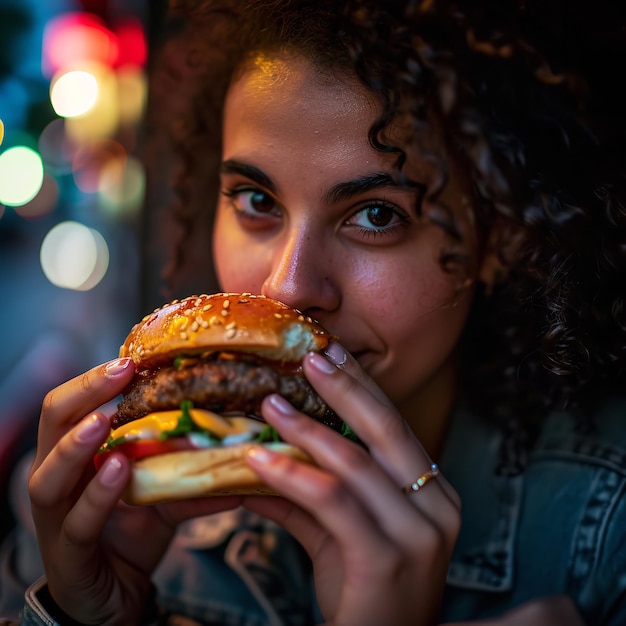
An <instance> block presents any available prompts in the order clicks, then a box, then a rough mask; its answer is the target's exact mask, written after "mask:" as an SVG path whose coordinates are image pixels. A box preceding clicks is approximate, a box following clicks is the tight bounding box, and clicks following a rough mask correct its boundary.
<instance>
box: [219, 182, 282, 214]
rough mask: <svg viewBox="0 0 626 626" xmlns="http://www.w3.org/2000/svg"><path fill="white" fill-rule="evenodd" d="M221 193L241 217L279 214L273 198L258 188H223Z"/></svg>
mask: <svg viewBox="0 0 626 626" xmlns="http://www.w3.org/2000/svg"><path fill="white" fill-rule="evenodd" d="M222 194H223V195H224V196H226V197H227V198H229V199H230V202H231V204H232V206H233V208H234V209H235V211H237V213H238V214H239V215H240V216H241V217H249V218H253V219H254V218H255V217H261V216H265V215H280V209H279V208H278V206H277V205H276V202H275V201H274V198H272V196H270V195H269V194H268V193H265V192H264V191H261V190H260V189H233V190H224V191H222Z"/></svg>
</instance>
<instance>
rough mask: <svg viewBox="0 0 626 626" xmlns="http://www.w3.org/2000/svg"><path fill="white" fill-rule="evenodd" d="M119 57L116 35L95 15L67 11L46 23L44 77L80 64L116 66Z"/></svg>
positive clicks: (43, 61)
mask: <svg viewBox="0 0 626 626" xmlns="http://www.w3.org/2000/svg"><path fill="white" fill-rule="evenodd" d="M118 56H119V45H118V40H117V36H116V35H115V34H114V33H112V32H111V31H110V30H109V29H108V28H107V27H106V25H105V24H104V22H103V21H102V20H101V19H100V18H99V17H97V16H96V15H93V14H90V13H65V14H63V15H61V16H59V17H57V18H55V19H53V20H51V21H50V22H49V23H48V24H47V26H46V29H45V32H44V38H43V59H42V71H43V73H44V75H45V76H53V75H54V74H55V73H56V72H58V71H60V70H66V69H69V68H72V67H76V66H77V65H79V64H81V63H101V64H103V65H106V66H108V67H113V66H114V65H116V64H117V62H118Z"/></svg>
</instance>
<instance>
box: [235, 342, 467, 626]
mask: <svg viewBox="0 0 626 626" xmlns="http://www.w3.org/2000/svg"><path fill="white" fill-rule="evenodd" d="M304 368H305V374H306V376H307V378H308V379H309V381H310V382H311V383H312V385H313V386H314V387H315V388H316V390H317V391H318V392H319V393H320V395H321V396H322V397H324V399H325V400H326V401H327V402H328V403H329V404H330V405H331V406H332V407H333V408H334V409H335V411H336V412H337V413H338V415H339V416H340V417H342V418H343V419H344V420H345V421H346V422H347V423H349V425H350V426H351V427H352V428H353V430H354V431H355V432H356V433H357V435H358V436H359V438H360V439H361V440H362V441H363V442H364V444H366V446H367V447H368V449H369V453H368V451H366V450H365V449H363V448H362V447H360V446H359V445H357V444H355V443H354V442H351V441H349V440H347V439H345V438H343V437H341V436H340V435H339V434H337V433H335V432H334V431H332V430H330V429H329V428H327V427H326V426H324V425H322V424H319V423H317V422H316V421H314V420H312V419H310V418H309V417H307V416H304V415H303V414H301V413H299V412H297V411H296V410H295V409H294V408H293V407H291V405H290V404H288V403H287V402H286V401H285V400H284V399H283V398H280V397H278V396H270V397H269V398H267V399H266V400H265V402H264V405H263V415H264V417H265V418H266V419H267V421H268V422H269V423H271V424H272V425H273V426H274V427H275V428H276V429H277V430H278V431H279V433H280V435H281V436H282V437H283V438H284V439H285V440H286V441H289V442H290V443H293V444H295V445H298V446H300V447H302V448H304V449H305V450H306V451H307V452H308V453H309V454H310V455H311V456H312V457H313V458H314V459H315V461H316V462H317V464H318V465H319V467H313V466H311V465H307V464H303V463H300V462H297V461H294V460H292V459H289V458H287V457H286V456H284V455H279V454H275V453H269V452H268V451H266V450H264V449H263V448H256V449H255V450H254V451H253V452H252V453H251V455H250V458H249V462H250V464H251V465H252V467H253V468H254V469H255V471H257V472H258V473H259V474H260V475H261V476H262V478H263V479H264V480H265V481H266V482H267V483H268V484H270V485H271V486H272V487H274V488H275V489H276V490H277V491H279V492H280V493H281V494H283V495H284V496H285V499H279V498H275V499H270V498H264V499H263V498H247V499H246V500H245V501H244V506H247V507H248V508H250V509H253V510H255V511H257V512H259V513H261V514H263V515H266V516H268V517H270V518H271V519H273V520H275V521H276V522H277V523H279V524H282V525H283V526H284V527H285V528H286V529H287V530H288V531H289V532H291V534H293V535H294V536H295V537H296V538H297V539H298V540H299V541H300V542H301V543H302V545H303V546H304V548H305V549H306V551H307V552H308V554H309V556H310V557H311V559H312V561H313V565H314V574H315V581H316V590H317V597H318V601H319V603H320V607H321V609H322V611H323V614H324V616H325V619H326V620H327V622H328V623H332V624H334V625H336V626H354V625H357V624H358V626H367V625H369V624H371V625H378V626H379V625H380V624H394V625H395V626H402V625H403V624H411V626H416V625H426V624H434V623H435V620H436V616H437V613H438V610H439V604H440V601H441V595H442V591H443V588H444V584H445V577H446V572H447V569H448V565H449V562H450V558H451V555H452V550H453V547H454V544H455V541H456V537H457V534H458V531H459V526H460V512H459V509H460V504H459V499H458V496H457V494H456V493H455V492H454V490H453V489H452V488H451V487H450V485H449V484H448V483H447V482H446V480H445V478H444V477H443V476H441V475H440V476H438V477H437V478H436V479H434V480H431V481H430V482H429V483H428V485H425V486H424V488H423V489H421V490H420V491H418V492H412V493H410V494H409V495H405V494H404V493H403V492H402V489H401V487H402V486H404V485H406V484H407V483H410V482H411V480H413V479H414V478H416V477H417V476H420V475H421V474H423V473H424V472H425V471H427V470H428V468H429V467H430V465H431V461H430V459H429V458H428V455H427V454H426V453H425V451H424V449H423V448H422V446H421V445H420V443H419V442H418V441H417V439H416V438H415V436H414V435H413V433H412V431H411V430H410V428H409V426H408V425H407V424H406V422H405V421H404V420H403V419H402V418H401V416H400V415H399V414H398V412H397V411H396V410H395V409H394V408H393V406H392V405H391V403H390V402H389V400H387V398H386V397H385V396H384V395H383V394H382V392H381V391H380V390H379V389H378V388H377V387H376V386H375V384H374V383H373V382H372V381H371V380H370V379H369V378H368V377H367V376H366V375H365V374H364V373H363V371H362V370H361V368H360V367H359V365H358V363H356V361H354V359H352V358H350V357H348V358H347V361H346V363H345V364H343V365H341V367H338V366H335V365H333V364H332V363H330V362H329V361H328V360H326V359H325V358H324V357H323V356H321V355H320V354H311V355H308V356H307V357H306V359H305V365H304Z"/></svg>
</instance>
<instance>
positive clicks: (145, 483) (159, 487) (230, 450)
mask: <svg viewBox="0 0 626 626" xmlns="http://www.w3.org/2000/svg"><path fill="white" fill-rule="evenodd" d="M258 445H259V444H251V443H246V444H238V445H232V446H223V447H214V448H203V449H201V450H183V451H180V452H169V453H167V454H159V455H156V456H151V457H144V458H142V459H138V460H137V461H134V462H133V464H132V473H131V480H130V483H129V484H128V486H127V488H126V490H125V492H124V494H123V496H122V499H123V500H124V502H126V503H127V504H140V505H145V504H158V503H160V502H171V501H173V500H183V499H187V498H202V497H205V496H222V495H278V494H277V493H276V492H275V491H274V490H273V489H271V488H270V487H268V486H267V485H265V484H264V483H263V482H262V481H261V479H260V478H259V477H258V475H257V474H256V473H255V472H254V471H253V470H252V469H251V468H250V466H249V465H248V464H247V463H246V454H247V452H248V450H249V449H250V448H253V447H256V446H258ZM262 445H263V446H265V447H267V448H271V449H272V450H274V451H276V452H280V453H281V454H285V455H287V456H289V457H291V458H294V459H298V460H299V461H304V462H306V463H313V460H312V459H311V457H310V456H309V455H308V454H306V453H305V452H304V451H303V450H301V449H300V448H297V447H295V446H292V445H290V444H287V443H282V442H271V443H265V444H262Z"/></svg>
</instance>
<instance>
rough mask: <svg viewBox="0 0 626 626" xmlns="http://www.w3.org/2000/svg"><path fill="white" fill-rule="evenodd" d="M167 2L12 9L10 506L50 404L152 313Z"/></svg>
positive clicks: (4, 139)
mask: <svg viewBox="0 0 626 626" xmlns="http://www.w3.org/2000/svg"><path fill="white" fill-rule="evenodd" d="M163 4H164V3H162V2H160V1H158V0H80V1H79V0H17V1H16V0H0V296H1V305H0V333H1V335H0V336H1V346H2V349H1V350H0V488H1V489H2V493H0V495H1V496H3V497H5V495H6V484H7V480H6V479H7V476H8V474H9V472H10V469H11V467H12V466H13V464H14V463H15V462H16V460H17V459H18V458H19V456H20V455H21V454H22V453H23V451H24V450H25V449H27V448H29V447H30V446H32V444H33V442H34V436H35V431H36V424H37V420H38V417H39V410H40V406H41V401H42V399H43V397H44V395H45V394H46V392H47V391H48V390H49V389H51V388H53V387H54V386H56V385H58V384H59V383H61V382H63V381H65V380H67V379H69V378H71V377H73V376H75V375H77V374H78V373H80V372H82V371H84V370H86V369H87V368H89V367H91V366H93V365H95V364H97V363H100V362H102V361H105V360H108V359H111V358H113V357H115V356H116V355H117V350H118V347H119V345H120V343H121V342H122V341H123V339H124V337H125V336H126V334H127V332H128V330H129V328H130V325H131V324H132V323H134V322H135V321H137V319H138V318H139V316H140V315H143V313H144V312H146V311H147V309H148V306H149V305H148V302H147V300H149V299H150V296H147V295H146V291H145V289H142V287H141V282H142V280H143V276H144V275H145V267H142V264H145V259H142V252H141V250H142V241H141V240H142V237H141V232H142V224H143V220H142V213H143V211H142V209H143V206H144V199H145V196H146V175H145V172H144V168H143V166H142V162H141V160H140V159H139V158H138V154H139V148H140V145H141V138H142V135H141V130H142V127H141V122H142V114H143V112H144V110H145V106H146V100H147V93H148V90H147V75H148V67H149V63H150V50H151V43H152V41H153V39H154V37H155V33H157V32H158V29H159V24H160V21H161V18H162V14H163ZM144 282H145V281H144ZM152 297H153V298H154V297H155V296H152ZM150 304H152V303H150ZM3 510H5V511H6V508H5V507H3ZM1 524H2V528H1V529H0V530H4V529H5V528H6V527H7V526H8V525H10V524H11V520H10V518H9V517H8V513H7V514H5V515H4V517H3V518H2V521H1Z"/></svg>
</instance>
